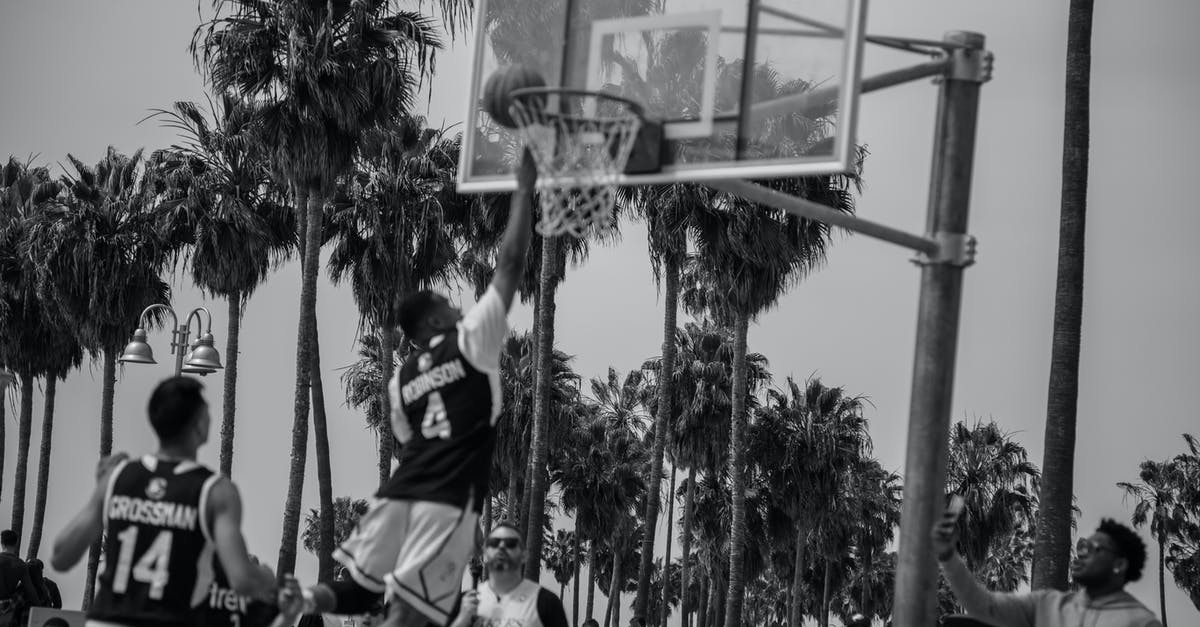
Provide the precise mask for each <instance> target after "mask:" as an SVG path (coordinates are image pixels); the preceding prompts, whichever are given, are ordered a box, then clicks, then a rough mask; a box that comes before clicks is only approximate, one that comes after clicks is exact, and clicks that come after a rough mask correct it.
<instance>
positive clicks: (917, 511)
mask: <svg viewBox="0 0 1200 627" xmlns="http://www.w3.org/2000/svg"><path fill="white" fill-rule="evenodd" d="M945 39H946V41H947V42H948V43H954V44H962V45H963V48H961V49H958V50H956V51H955V52H954V53H953V57H954V60H955V63H954V65H953V66H952V67H951V68H950V70H949V71H948V72H947V74H946V76H945V77H944V80H943V82H942V84H941V89H940V91H939V99H940V101H939V103H938V119H937V128H936V135H935V145H934V165H933V173H934V177H935V178H934V180H933V181H932V183H931V186H930V192H931V193H930V198H929V225H930V228H931V231H932V234H933V235H934V236H935V237H937V236H939V234H940V235H949V236H951V237H953V236H961V235H964V234H965V233H966V231H967V214H968V207H969V201H970V195H971V169H972V165H973V156H974V151H975V122H976V116H977V114H978V109H979V87H980V85H981V84H982V83H983V81H985V80H987V73H988V69H990V56H989V55H988V54H987V53H986V52H985V51H984V50H983V45H984V37H983V35H981V34H979V33H970V32H960V31H955V32H950V33H947V34H946V36H945ZM963 267H964V264H962V263H956V262H954V261H947V260H944V259H943V260H941V261H931V262H927V263H925V264H924V266H923V267H922V269H921V298H920V305H919V308H918V314H917V316H918V317H917V340H916V350H915V356H914V360H913V383H912V397H911V401H910V405H909V422H908V442H907V453H906V456H907V459H906V463H905V468H904V504H903V509H902V512H901V519H900V521H901V523H900V554H899V563H898V565H897V568H896V589H895V607H894V618H895V624H896V625H898V626H899V627H928V626H929V625H933V624H935V622H936V614H935V611H934V610H935V600H936V595H937V575H938V565H937V562H936V558H935V557H934V555H933V550H932V546H931V544H932V543H931V539H930V532H931V530H932V527H933V522H934V520H935V517H936V516H938V515H940V513H941V511H942V508H943V507H944V494H945V483H946V446H947V443H946V439H947V434H948V431H949V423H950V406H951V400H952V396H953V390H954V359H955V352H956V349H957V344H958V318H959V309H960V305H961V302H962V275H963Z"/></svg>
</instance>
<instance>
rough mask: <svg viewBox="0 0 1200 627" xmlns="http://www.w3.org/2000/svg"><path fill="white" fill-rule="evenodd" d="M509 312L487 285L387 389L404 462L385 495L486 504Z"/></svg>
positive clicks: (464, 504) (382, 492) (463, 504)
mask: <svg viewBox="0 0 1200 627" xmlns="http://www.w3.org/2000/svg"><path fill="white" fill-rule="evenodd" d="M506 314H507V311H506V309H505V307H504V303H503V301H502V300H501V298H500V294H499V292H497V291H496V289H495V288H494V287H492V288H489V289H488V291H487V292H486V293H485V294H484V295H483V297H482V298H480V299H479V302H478V303H476V305H475V306H474V307H472V308H471V311H469V312H468V313H467V315H466V316H464V317H463V319H462V320H461V321H460V322H459V323H458V324H457V325H456V328H455V330H453V331H451V332H448V333H445V334H443V335H441V336H438V337H435V338H433V339H432V340H431V341H430V342H429V348H428V350H424V351H418V352H414V353H413V354H412V355H411V356H410V357H409V359H408V360H407V361H405V362H404V364H403V365H402V366H400V368H399V369H398V370H397V371H396V375H395V376H394V377H393V378H392V380H391V382H390V384H389V391H390V394H391V400H392V431H393V433H394V434H395V436H396V439H397V440H399V441H400V443H401V445H402V448H401V449H400V466H399V468H397V469H396V472H395V473H394V474H393V475H392V478H391V480H389V481H388V482H387V484H386V485H384V487H383V488H382V489H380V491H379V493H378V495H379V496H381V497H385V498H392V499H411V500H419V501H432V502H436V503H446V504H449V505H455V506H458V507H467V506H470V507H472V508H474V509H475V511H479V509H480V508H481V507H482V505H483V499H484V497H485V496H486V495H487V489H488V479H489V476H490V474H491V469H492V451H493V449H494V448H495V445H496V430H495V422H496V418H497V417H499V415H500V347H501V345H502V344H503V342H504V337H505V335H507V333H508V323H507V320H506Z"/></svg>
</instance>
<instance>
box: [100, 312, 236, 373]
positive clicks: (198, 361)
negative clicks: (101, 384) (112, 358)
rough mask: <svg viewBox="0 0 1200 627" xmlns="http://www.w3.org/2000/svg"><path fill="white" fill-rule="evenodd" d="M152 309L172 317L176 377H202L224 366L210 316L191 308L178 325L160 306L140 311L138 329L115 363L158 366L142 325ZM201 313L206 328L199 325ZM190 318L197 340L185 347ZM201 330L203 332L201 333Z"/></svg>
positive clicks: (177, 321)
mask: <svg viewBox="0 0 1200 627" xmlns="http://www.w3.org/2000/svg"><path fill="white" fill-rule="evenodd" d="M155 309H162V310H164V311H166V312H167V313H169V314H171V321H172V323H173V324H174V328H173V329H172V331H171V354H173V355H175V376H179V375H181V374H184V373H187V374H198V375H200V376H204V375H207V374H209V373H211V372H216V371H217V370H218V369H219V368H224V367H225V366H222V365H221V355H220V354H219V353H218V352H217V349H216V348H215V347H214V346H213V335H212V314H211V313H209V311H208V309H205V308H204V307H197V308H195V309H193V310H192V311H191V312H190V313H189V314H188V317H187V319H186V320H185V321H184V323H183V324H179V317H178V316H176V315H175V310H174V309H172V308H171V307H168V306H167V305H162V304H154V305H150V306H149V307H147V308H145V309H143V310H142V315H140V316H138V328H137V329H136V330H134V332H133V337H132V338H131V339H130V340H129V343H128V344H126V345H125V350H124V351H122V352H121V356H120V357H118V358H117V361H119V362H121V363H134V364H156V363H158V362H157V361H155V360H154V351H153V350H151V348H150V344H149V343H147V341H146V328H145V327H144V326H142V324H143V322H144V321H145V319H146V314H148V313H150V312H151V311H154V310H155ZM200 312H204V315H205V316H207V318H208V320H207V322H208V324H207V326H206V327H204V326H201V324H202V321H201V320H200ZM193 319H194V320H195V321H196V339H195V340H193V341H192V343H191V344H188V335H189V334H190V333H191V328H192V320H193ZM202 329H203V330H204V332H203V333H200V331H201V330H202Z"/></svg>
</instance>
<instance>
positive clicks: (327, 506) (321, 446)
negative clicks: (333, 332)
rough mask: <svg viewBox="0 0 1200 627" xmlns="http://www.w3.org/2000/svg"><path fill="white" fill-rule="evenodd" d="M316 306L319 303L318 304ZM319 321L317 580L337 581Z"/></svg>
mask: <svg viewBox="0 0 1200 627" xmlns="http://www.w3.org/2000/svg"><path fill="white" fill-rule="evenodd" d="M314 304H315V303H314ZM319 338H320V336H319V334H318V333H317V325H316V319H315V318H314V319H313V326H312V371H311V372H310V373H309V374H310V376H311V377H312V417H313V436H314V437H315V438H316V442H314V444H315V445H316V447H315V448H316V451H317V493H318V495H319V498H320V501H321V521H320V522H321V530H320V541H321V550H320V551H319V552H318V553H317V564H318V566H317V580H318V581H324V582H329V581H333V572H334V566H333V564H334V561H333V549H334V546H333V540H334V538H335V537H336V536H335V535H334V530H333V524H334V511H333V471H332V468H331V467H330V462H329V423H328V422H327V421H326V416H325V386H324V384H323V383H322V382H321V347H320V342H319V341H318V340H319Z"/></svg>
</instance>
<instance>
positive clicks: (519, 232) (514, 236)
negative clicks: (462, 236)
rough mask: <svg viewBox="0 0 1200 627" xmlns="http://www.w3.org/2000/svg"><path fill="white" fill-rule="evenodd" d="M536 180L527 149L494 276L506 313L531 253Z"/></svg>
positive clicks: (493, 284)
mask: <svg viewBox="0 0 1200 627" xmlns="http://www.w3.org/2000/svg"><path fill="white" fill-rule="evenodd" d="M536 180H537V169H536V168H535V166H534V164H533V156H532V155H530V153H529V149H528V148H527V149H525V151H524V154H523V155H522V157H521V165H520V167H519V168H518V169H517V190H516V191H515V192H513V194H512V202H511V204H510V205H509V209H508V225H507V226H506V227H505V228H504V240H503V241H501V242H500V252H499V254H498V256H497V260H496V274H495V275H494V276H493V277H492V286H493V287H495V288H496V291H497V292H498V293H499V294H500V299H501V300H502V301H503V302H504V309H505V310H506V311H507V310H508V309H509V308H510V307H512V299H513V294H516V292H517V286H518V285H520V283H521V275H522V274H524V272H525V256H526V255H527V254H528V251H529V239H530V237H532V230H531V228H530V222H531V214H532V209H531V208H530V203H531V202H532V199H533V184H534V181H536Z"/></svg>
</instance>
